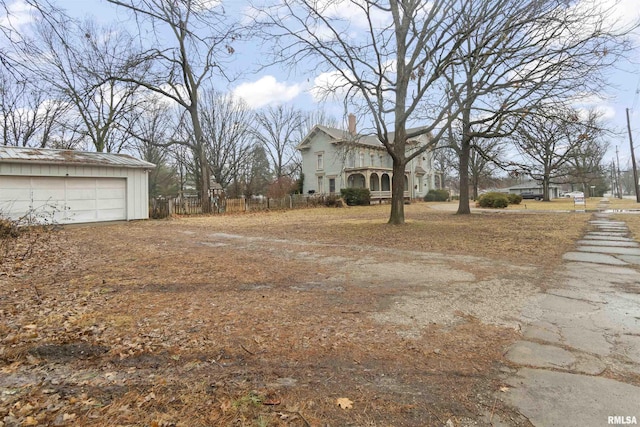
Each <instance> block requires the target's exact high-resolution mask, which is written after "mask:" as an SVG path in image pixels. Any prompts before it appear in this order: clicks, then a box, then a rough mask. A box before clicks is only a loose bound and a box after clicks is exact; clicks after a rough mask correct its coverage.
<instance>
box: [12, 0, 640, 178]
mask: <svg viewBox="0 0 640 427" xmlns="http://www.w3.org/2000/svg"><path fill="white" fill-rule="evenodd" d="M207 1H210V2H215V1H216V0H207ZM7 3H8V4H9V5H10V7H12V8H13V10H14V11H16V18H17V19H24V20H25V21H28V20H29V14H28V11H27V10H26V9H25V8H24V7H23V6H22V5H21V0H9V1H8V2H7ZM52 3H53V4H55V5H56V6H59V7H62V8H64V9H66V10H67V12H68V13H69V14H71V15H72V16H74V17H77V18H85V17H89V18H92V19H95V20H96V21H98V22H101V23H104V24H109V23H112V22H121V23H125V22H126V21H127V19H128V18H129V16H128V15H127V13H126V12H125V11H124V10H122V9H120V10H118V8H116V7H115V6H114V5H112V4H109V3H107V1H106V0H52ZM245 3H246V2H245V0H233V1H232V2H227V3H226V4H231V5H232V7H237V8H240V9H241V8H242V6H243V4H245ZM601 3H602V4H607V3H611V4H613V3H617V5H616V9H615V10H616V16H615V17H614V19H613V21H612V24H613V25H620V26H624V25H627V24H629V23H630V22H632V21H633V20H640V0H601ZM331 13H332V14H334V15H335V16H341V17H344V18H347V19H352V17H353V16H354V15H353V11H352V10H350V9H349V8H347V7H345V8H333V9H332V10H331ZM123 25H124V24H123ZM355 25H356V26H357V23H355ZM631 38H632V40H633V42H634V44H635V45H637V46H639V48H637V49H635V50H634V51H633V52H630V55H629V61H626V62H621V63H620V64H617V67H616V69H612V70H611V71H610V73H609V87H608V88H607V89H606V91H605V92H606V96H605V98H596V97H589V96H588V97H587V98H586V101H585V105H588V106H593V107H596V108H598V109H599V110H600V111H602V112H603V113H604V116H605V118H606V119H607V120H608V123H609V124H610V125H611V127H612V128H613V129H615V130H616V131H617V134H616V135H614V136H612V137H610V138H609V140H610V145H611V147H610V149H609V153H608V155H607V157H606V159H607V161H610V160H611V159H612V158H614V157H615V155H616V153H615V150H616V147H617V148H618V149H619V158H620V167H621V169H627V168H628V167H630V147H629V137H628V134H627V129H626V126H627V125H626V109H627V108H629V109H630V121H631V127H632V136H633V139H634V145H635V146H640V30H638V31H636V33H634V34H632V35H631ZM259 44H260V43H256V42H251V43H243V44H242V45H241V46H238V48H237V49H236V54H234V61H233V62H232V63H231V64H230V67H232V68H234V69H237V70H242V71H243V73H242V75H241V76H240V77H239V78H238V79H236V80H234V81H232V82H222V84H221V85H220V86H221V87H217V89H218V90H223V91H224V90H228V91H232V92H233V93H234V94H235V95H237V96H240V97H242V98H243V99H244V100H245V101H246V102H247V103H248V105H249V106H250V107H251V108H256V109H257V108H260V107H264V106H268V105H292V106H295V107H299V108H301V109H304V110H312V109H318V108H321V109H324V110H325V111H326V112H327V113H328V114H330V115H332V116H334V117H336V118H338V119H342V118H343V117H344V116H345V112H344V111H343V106H342V105H341V103H339V102H335V103H322V104H319V101H318V100H317V99H316V97H314V93H315V92H314V89H315V88H316V87H317V85H319V84H321V83H322V82H323V81H326V79H327V78H328V77H329V76H328V75H327V74H326V73H324V74H322V73H315V74H308V75H300V74H296V70H292V69H288V68H283V67H275V66H274V67H269V68H266V69H259V67H258V64H257V63H256V62H257V61H256V58H260V57H262V55H263V52H260V50H259ZM636 157H637V158H638V159H639V161H640V150H636Z"/></svg>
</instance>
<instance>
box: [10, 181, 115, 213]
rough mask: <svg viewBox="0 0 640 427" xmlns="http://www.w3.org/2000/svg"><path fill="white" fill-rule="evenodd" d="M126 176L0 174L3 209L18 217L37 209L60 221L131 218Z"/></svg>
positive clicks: (35, 211)
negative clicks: (128, 216)
mask: <svg viewBox="0 0 640 427" xmlns="http://www.w3.org/2000/svg"><path fill="white" fill-rule="evenodd" d="M126 197H127V191H126V180H125V179H124V178H54V177H29V176H0V212H2V213H3V214H4V215H8V216H10V217H11V218H14V219H17V218H19V217H21V216H23V215H25V213H27V212H29V211H30V210H33V211H34V213H35V216H36V217H37V218H40V220H42V219H44V218H53V219H54V221H55V222H56V223H60V224H67V223H76V222H96V221H114V220H124V219H127V209H126V207H127V204H126Z"/></svg>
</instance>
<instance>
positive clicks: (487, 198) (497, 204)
mask: <svg viewBox="0 0 640 427" xmlns="http://www.w3.org/2000/svg"><path fill="white" fill-rule="evenodd" d="M478 204H479V205H480V207H481V208H494V209H502V208H506V207H507V206H508V205H509V198H508V197H507V195H506V194H504V193H496V192H491V193H484V194H483V195H482V196H480V198H479V199H478Z"/></svg>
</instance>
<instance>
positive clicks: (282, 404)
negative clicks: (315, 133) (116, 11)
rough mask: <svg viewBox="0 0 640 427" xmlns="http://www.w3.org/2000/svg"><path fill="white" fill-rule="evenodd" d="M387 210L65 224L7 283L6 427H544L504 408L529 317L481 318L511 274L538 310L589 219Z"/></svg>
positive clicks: (0, 410) (3, 299) (12, 266)
mask: <svg viewBox="0 0 640 427" xmlns="http://www.w3.org/2000/svg"><path fill="white" fill-rule="evenodd" d="M385 212H386V210H385V208H384V207H371V209H369V208H366V209H365V208H353V209H352V208H350V209H335V210H333V209H309V210H304V211H290V212H279V213H261V214H247V215H238V216H218V217H199V218H183V219H174V220H169V221H145V222H135V223H126V224H123V223H120V224H109V225H102V226H92V225H87V226H76V227H65V228H64V229H62V230H60V231H58V232H57V233H55V235H54V236H52V238H51V239H49V240H48V241H47V244H46V245H43V246H42V247H38V248H37V250H36V251H35V252H34V254H33V257H31V258H30V259H28V260H22V261H20V262H11V261H6V260H5V261H4V262H3V264H2V266H1V268H0V270H1V271H2V272H3V274H1V275H0V288H1V289H0V290H1V292H0V318H1V319H2V322H1V323H0V341H1V347H0V371H1V372H2V375H1V376H0V390H1V394H0V422H2V423H3V424H4V427H8V426H11V425H59V426H63V425H74V426H83V425H123V426H124V425H127V426H128V425H130V426H138V425H153V426H173V425H175V426H210V425H230V426H236V425H237V426H240V425H273V426H280V425H282V426H312V425H313V426H316V425H317V426H320V425H394V426H402V425H427V426H429V425H443V424H444V423H445V422H447V421H449V420H454V421H455V422H456V424H454V425H484V424H483V421H482V420H484V419H485V418H486V414H487V413H488V412H489V411H491V413H492V414H493V412H494V411H495V412H496V413H500V414H501V418H502V419H510V420H511V421H512V422H513V423H514V425H528V424H527V423H526V420H523V419H522V418H521V417H520V416H519V415H518V414H517V413H515V412H514V411H512V410H511V409H509V408H508V407H504V406H503V405H502V404H501V403H500V402H498V404H497V405H496V404H495V402H494V399H493V398H492V396H493V393H494V392H495V390H497V389H499V388H500V386H501V385H502V383H501V382H500V378H499V373H500V372H499V370H500V367H501V366H503V365H502V362H504V360H503V356H502V355H503V352H504V349H505V348H506V347H507V346H508V345H509V344H510V343H511V342H512V341H513V340H514V339H516V338H517V331H516V330H515V329H514V328H513V327H512V325H511V324H510V323H509V322H512V321H513V319H498V320H504V322H501V321H492V319H491V318H489V316H488V315H487V314H486V313H487V312H488V311H483V310H480V309H478V307H481V306H483V304H484V305H486V301H484V302H483V301H479V300H477V298H476V299H474V296H477V295H476V294H477V291H478V288H477V287H475V286H474V285H475V284H476V283H478V282H482V281H485V282H487V283H493V286H496V289H497V291H496V292H493V293H491V294H486V295H483V298H484V299H495V300H496V301H493V302H491V304H498V305H499V304H500V303H501V301H500V293H499V292H498V291H499V289H500V287H501V286H503V285H504V283H503V282H500V281H499V280H497V279H498V278H499V277H504V276H511V277H513V278H514V280H516V281H519V282H521V283H522V287H523V289H526V292H523V295H524V296H523V298H526V296H527V295H529V294H530V293H531V292H533V291H532V290H535V289H536V288H540V287H543V286H544V284H545V280H549V277H550V276H549V275H550V274H552V268H553V263H554V261H553V255H554V252H555V253H557V254H561V253H562V252H561V251H563V250H565V249H566V248H567V247H568V246H569V245H571V244H572V241H573V240H575V238H577V237H578V236H579V235H580V233H581V232H582V229H583V228H584V227H585V226H586V225H585V224H586V220H587V217H586V216H585V217H584V218H583V217H575V216H569V215H564V216H563V215H560V216H557V215H556V216H553V220H550V219H551V217H550V216H549V215H540V216H537V215H517V214H509V215H482V216H475V215H472V216H471V217H469V218H461V217H455V216H452V215H450V214H446V213H441V212H432V211H430V210H429V208H428V206H427V205H425V204H417V205H411V206H408V207H407V214H408V217H409V218H410V222H409V223H408V224H407V225H405V226H402V227H392V226H387V225H385V224H384V220H383V219H382V218H384V216H385ZM583 219H584V221H583ZM516 224H517V228H518V229H519V230H523V231H522V232H521V233H519V234H518V235H516V234H514V232H513V230H514V228H515V227H516ZM221 234H229V235H234V236H240V237H236V238H234V239H233V240H234V241H233V242H229V241H228V240H229V238H228V237H226V236H222V235H221ZM541 238H544V241H545V243H546V244H545V247H544V248H541V247H540V246H539V242H540V239H541ZM203 242H205V243H209V245H207V244H202V243H203ZM218 244H223V245H218ZM536 245H537V246H536ZM550 258H551V261H549V259H550ZM375 265H378V266H380V265H382V266H384V265H388V266H393V267H394V270H393V272H394V273H393V275H392V276H389V275H385V274H383V273H384V267H383V268H382V270H381V269H380V268H378V269H377V270H376V269H375V268H373V266H375ZM403 266H404V268H403ZM533 271H535V272H536V273H535V274H533V273H532V272H533ZM376 272H377V273H376ZM447 272H449V273H450V274H447ZM504 286H506V285H504ZM510 292H511V291H510ZM508 298H509V299H513V298H516V299H517V295H515V296H514V294H513V292H511V293H510V294H509V296H508ZM465 300H468V301H469V302H468V303H464V304H463V303H456V304H453V303H452V302H451V301H458V302H459V301H465ZM407 301H409V302H411V304H413V305H414V306H415V309H416V310H415V313H420V312H421V311H420V310H422V312H423V313H428V312H434V311H437V310H436V309H437V308H438V307H439V306H440V307H441V310H442V312H443V313H445V312H446V319H448V320H446V321H445V320H443V319H445V317H438V316H437V315H433V316H430V315H425V316H423V317H420V318H416V315H415V313H412V312H411V311H407V310H406V302H407ZM438 301H440V305H439V304H438ZM447 301H448V302H447ZM491 304H490V305H491ZM491 306H493V305H491ZM514 310H515V309H514ZM394 313H395V314H394ZM385 316H386V317H385ZM412 316H413V319H412ZM485 317H486V318H485ZM493 320H495V319H493ZM344 396H351V398H350V399H349V402H351V403H349V404H348V403H347V401H346V400H344V401H341V400H338V399H343V398H344ZM354 397H357V399H355V400H357V401H358V402H359V403H358V405H353V402H352V399H354ZM345 399H346V398H345ZM339 402H342V403H343V404H344V407H343V406H342V405H340V404H339ZM337 403H338V404H337ZM338 405H340V406H338ZM351 405H352V407H351V408H350V409H349V410H348V411H346V410H343V409H347V407H348V406H351ZM452 422H453V421H452ZM465 423H466V424H465ZM486 425H488V424H486Z"/></svg>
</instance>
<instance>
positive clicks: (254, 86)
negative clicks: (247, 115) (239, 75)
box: [233, 76, 302, 108]
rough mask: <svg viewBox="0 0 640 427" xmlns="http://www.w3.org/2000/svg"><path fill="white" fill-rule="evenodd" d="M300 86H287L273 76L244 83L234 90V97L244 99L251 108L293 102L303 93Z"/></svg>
mask: <svg viewBox="0 0 640 427" xmlns="http://www.w3.org/2000/svg"><path fill="white" fill-rule="evenodd" d="M301 90H302V89H301V86H300V85H299V84H292V85H287V84H286V83H282V82H278V81H277V80H276V78H275V77H273V76H264V77H262V78H260V79H259V80H256V81H255V82H249V83H242V84H241V85H239V86H238V87H236V88H235V89H234V90H233V95H234V96H237V97H240V98H242V99H244V101H245V102H246V103H247V105H248V106H249V107H251V108H260V107H264V106H265V105H269V104H281V103H284V102H288V101H291V100H292V99H294V98H295V97H297V96H298V95H299V94H300V92H301Z"/></svg>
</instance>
